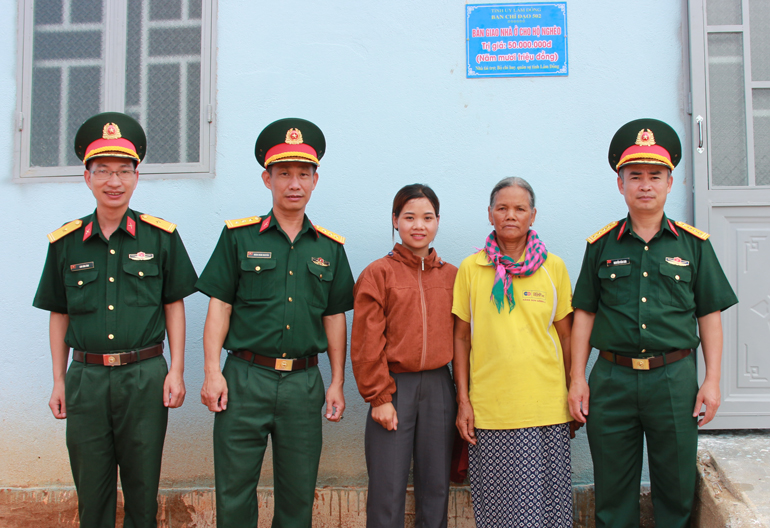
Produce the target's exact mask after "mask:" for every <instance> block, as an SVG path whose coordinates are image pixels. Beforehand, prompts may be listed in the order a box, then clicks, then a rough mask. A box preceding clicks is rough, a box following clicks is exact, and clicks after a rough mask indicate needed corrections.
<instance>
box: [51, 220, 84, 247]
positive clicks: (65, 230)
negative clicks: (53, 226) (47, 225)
mask: <svg viewBox="0 0 770 528" xmlns="http://www.w3.org/2000/svg"><path fill="white" fill-rule="evenodd" d="M82 225H83V221H82V220H73V221H72V222H67V223H66V224H64V225H63V226H61V227H60V228H59V229H57V230H56V231H54V232H53V233H48V241H49V242H50V243H51V244H53V243H54V242H56V241H57V240H59V239H60V238H62V237H65V236H67V235H69V234H70V233H74V232H75V231H77V230H78V229H80V226H82Z"/></svg>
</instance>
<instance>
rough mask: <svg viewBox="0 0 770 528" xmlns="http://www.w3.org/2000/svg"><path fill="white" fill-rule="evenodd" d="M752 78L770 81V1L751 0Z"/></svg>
mask: <svg viewBox="0 0 770 528" xmlns="http://www.w3.org/2000/svg"><path fill="white" fill-rule="evenodd" d="M749 23H750V25H751V79H752V80H754V81H770V2H768V0H751V2H750V3H749Z"/></svg>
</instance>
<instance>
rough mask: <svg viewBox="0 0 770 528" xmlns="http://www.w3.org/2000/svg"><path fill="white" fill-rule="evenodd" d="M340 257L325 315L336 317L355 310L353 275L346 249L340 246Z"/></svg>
mask: <svg viewBox="0 0 770 528" xmlns="http://www.w3.org/2000/svg"><path fill="white" fill-rule="evenodd" d="M338 253H339V255H338V257H337V259H336V260H337V262H338V263H339V264H338V265H337V269H336V271H335V273H334V280H333V281H332V287H331V290H330V291H329V302H328V303H327V305H326V310H325V311H324V313H323V315H334V314H338V313H344V312H347V311H348V310H352V309H353V286H354V285H355V281H353V273H352V272H351V271H350V264H349V263H348V256H347V254H346V253H345V248H344V247H343V246H342V245H340V246H339V251H338Z"/></svg>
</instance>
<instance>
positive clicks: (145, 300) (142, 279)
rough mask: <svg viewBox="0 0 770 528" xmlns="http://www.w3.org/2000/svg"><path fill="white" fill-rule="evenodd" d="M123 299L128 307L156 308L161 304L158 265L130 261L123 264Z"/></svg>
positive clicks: (161, 285)
mask: <svg viewBox="0 0 770 528" xmlns="http://www.w3.org/2000/svg"><path fill="white" fill-rule="evenodd" d="M123 273H124V274H125V276H124V277H123V279H124V280H125V286H124V288H125V290H124V291H125V295H126V296H125V299H126V304H128V305H129V306H157V305H159V304H160V303H161V299H160V297H161V293H162V291H163V281H162V279H161V276H160V270H159V269H158V264H157V263H155V262H147V261H131V262H126V263H125V264H123Z"/></svg>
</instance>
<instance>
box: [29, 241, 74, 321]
mask: <svg viewBox="0 0 770 528" xmlns="http://www.w3.org/2000/svg"><path fill="white" fill-rule="evenodd" d="M59 243H60V244H63V243H64V242H63V241H59ZM58 249H59V248H58V247H57V245H56V243H53V244H49V245H48V256H46V258H45V266H43V275H42V276H41V277H40V283H39V284H38V286H37V293H36V294H35V300H34V301H32V306H34V307H35V308H40V309H41V310H48V311H49V312H56V313H63V314H66V313H67V291H66V288H65V287H64V279H63V278H62V269H61V264H60V263H59V251H58Z"/></svg>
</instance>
